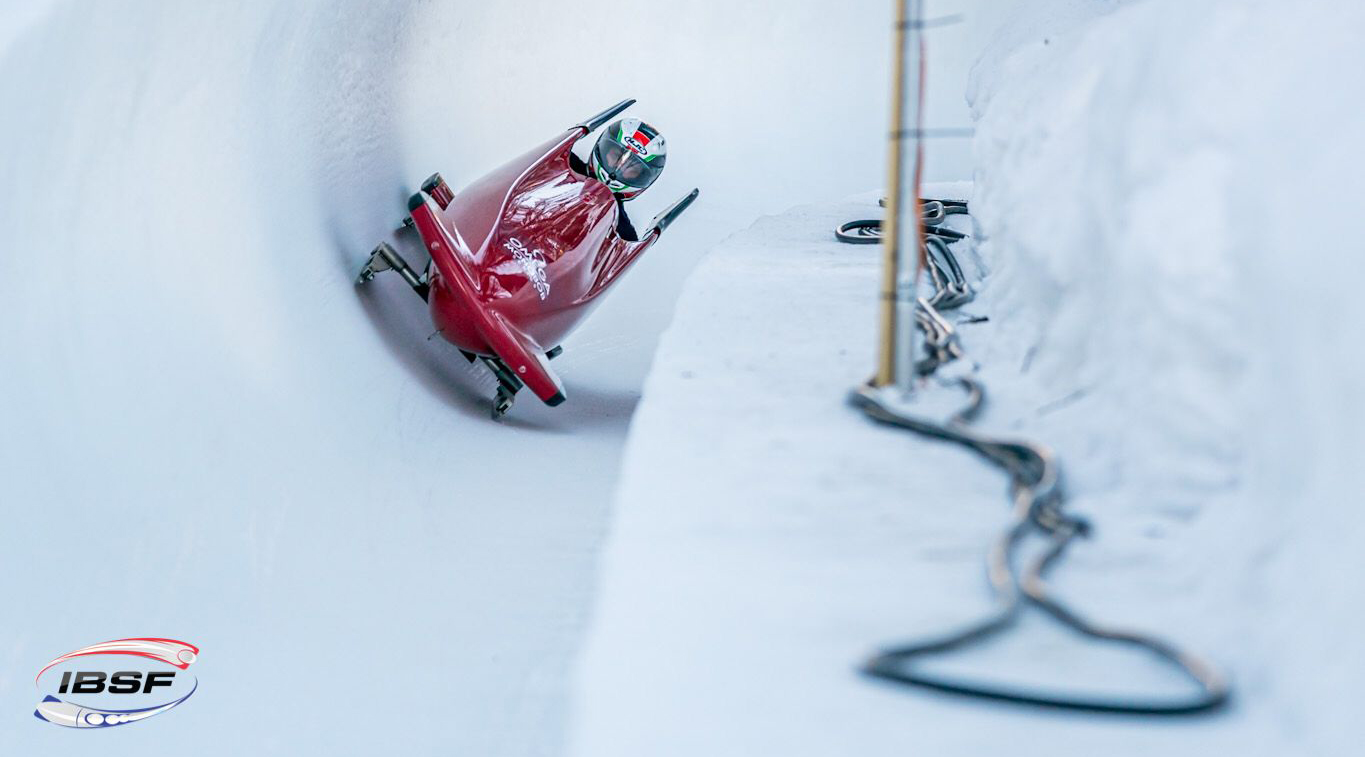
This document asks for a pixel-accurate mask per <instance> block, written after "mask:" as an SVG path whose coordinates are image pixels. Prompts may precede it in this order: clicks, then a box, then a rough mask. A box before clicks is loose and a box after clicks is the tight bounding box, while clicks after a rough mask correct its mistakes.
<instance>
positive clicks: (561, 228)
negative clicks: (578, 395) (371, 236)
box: [360, 100, 698, 417]
mask: <svg viewBox="0 0 1365 757" xmlns="http://www.w3.org/2000/svg"><path fill="white" fill-rule="evenodd" d="M634 102H635V101H634V100H626V101H624V102H622V103H620V104H618V105H616V106H614V107H612V108H609V109H607V110H606V111H603V112H602V113H600V114H598V115H597V116H595V117H594V118H592V119H589V120H588V121H585V122H584V123H581V124H579V125H577V126H574V127H573V128H571V129H569V130H568V131H566V132H564V133H562V134H560V135H558V136H556V137H555V138H553V139H551V140H550V141H548V142H546V143H545V144H543V145H540V146H539V147H536V148H535V149H533V150H531V151H530V152H528V153H526V154H525V155H522V156H521V157H519V158H517V159H515V160H513V161H511V162H510V163H508V164H506V165H505V166H503V167H502V168H499V169H497V170H496V171H494V172H492V173H490V174H488V175H487V176H485V177H483V178H482V179H479V180H478V181H476V182H474V183H473V184H471V185H469V186H468V187H466V188H465V189H464V190H463V191H461V192H459V193H458V194H456V193H454V192H453V191H452V190H451V188H450V187H449V185H447V184H446V182H445V180H444V179H442V178H441V175H440V174H436V175H434V176H432V177H431V178H430V179H428V180H427V181H426V183H425V184H423V185H422V190H421V191H420V192H418V193H417V194H415V195H413V196H412V199H411V200H409V202H408V212H409V214H410V218H408V219H407V220H406V221H405V225H407V226H409V227H411V228H413V229H415V230H416V232H417V234H418V236H420V238H421V240H422V242H423V244H424V245H425V247H426V249H427V252H428V253H429V255H430V257H431V260H430V263H428V264H427V268H426V271H425V274H424V275H423V276H422V277H418V276H417V274H416V273H415V272H414V271H413V270H412V268H411V267H410V266H409V265H408V264H407V262H406V261H404V260H403V258H402V257H401V256H400V255H399V254H398V253H397V252H396V251H395V250H394V249H393V248H392V247H390V246H389V245H387V244H381V245H379V247H378V248H376V249H375V251H374V252H373V253H372V254H371V255H370V261H369V263H368V264H366V266H365V268H364V269H363V270H362V271H361V273H360V281H361V282H365V281H369V280H370V279H371V278H373V276H374V274H375V273H376V272H378V271H383V270H388V269H393V270H396V271H398V272H399V273H400V274H401V275H402V276H403V278H404V279H405V280H406V281H407V282H408V284H409V285H410V286H412V288H413V289H414V290H415V291H416V292H417V293H418V294H419V295H421V296H422V297H423V298H424V299H425V300H426V301H427V303H428V307H429V308H430V310H431V319H432V321H433V322H434V323H435V325H436V328H437V329H438V331H439V333H440V334H441V336H442V337H444V338H445V339H446V340H447V341H449V342H451V343H452V344H454V345H455V346H456V347H459V348H460V351H461V352H462V353H463V354H464V356H465V357H466V358H467V359H468V360H469V361H470V362H473V361H475V360H482V361H483V362H484V363H485V364H486V365H487V366H488V367H489V368H490V369H491V370H492V371H493V373H494V375H495V376H497V378H498V383H499V387H498V394H497V397H496V398H495V399H494V404H493V415H494V417H500V416H501V415H503V414H504V413H506V412H507V410H508V409H510V408H511V405H512V400H513V398H514V397H515V395H516V393H517V391H519V390H520V389H521V388H522V386H526V387H529V388H530V390H531V391H532V392H534V393H535V395H536V396H537V397H539V398H540V399H541V400H543V401H544V402H545V403H546V404H547V405H558V404H560V403H561V402H563V401H564V400H565V392H564V385H563V383H562V382H560V380H559V377H558V376H556V375H555V373H554V371H553V370H551V368H550V363H549V361H550V360H551V359H553V358H554V357H555V356H557V355H558V354H559V353H560V347H559V345H560V343H561V341H562V340H563V339H564V337H565V336H567V335H568V334H569V333H570V332H571V331H573V330H574V328H575V327H577V326H578V324H579V323H580V322H582V320H583V319H584V318H585V317H586V316H587V315H588V313H590V312H591V311H592V309H593V307H594V306H595V305H596V304H597V301H598V298H599V297H600V296H601V295H602V293H603V292H605V291H606V290H607V289H608V288H609V287H611V285H612V284H614V283H615V282H616V281H618V280H619V279H620V277H621V274H622V273H624V272H625V270H626V269H627V268H629V267H630V265H631V264H632V263H634V262H635V260H637V259H638V258H639V257H640V255H641V254H642V253H643V252H644V251H645V250H647V249H649V247H650V246H651V245H653V244H654V242H655V241H657V240H658V238H659V235H660V234H661V233H662V232H663V231H664V229H666V228H667V227H668V226H669V224H671V223H672V222H673V221H674V220H675V219H676V218H677V217H678V216H679V215H681V214H682V212H683V211H684V210H686V209H687V207H688V206H689V205H691V204H692V202H693V201H694V200H696V198H697V195H698V191H697V190H693V191H692V192H691V193H689V194H688V195H687V196H685V197H683V198H682V199H680V200H678V201H677V202H675V203H674V204H673V205H672V206H670V207H669V208H668V209H667V210H665V211H664V212H663V213H661V214H660V215H659V216H658V217H657V218H655V219H654V222H653V223H652V225H651V226H650V227H649V228H648V229H646V230H645V231H644V232H642V233H641V234H640V239H639V241H636V242H630V241H627V240H625V239H623V238H622V237H621V236H620V235H619V234H618V233H617V214H618V213H619V212H621V211H620V210H619V208H618V207H617V202H616V199H615V198H614V197H613V196H612V193H611V190H609V189H608V188H607V186H606V185H605V184H603V183H602V182H600V181H598V180H596V179H594V178H589V177H588V176H584V175H582V174H580V173H578V172H576V171H574V170H573V169H572V168H571V167H570V163H569V154H570V151H571V149H572V148H573V146H574V144H576V143H577V142H578V141H579V140H580V139H582V138H583V137H585V136H587V135H588V134H589V133H591V132H593V131H595V130H596V129H597V128H599V127H600V126H602V125H603V124H605V123H607V122H608V121H610V120H611V119H612V118H613V117H615V116H616V115H617V114H619V113H621V112H622V111H624V110H625V109H626V108H628V107H630V106H631V105H633V104H634Z"/></svg>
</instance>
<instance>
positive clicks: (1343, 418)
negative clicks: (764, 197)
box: [573, 0, 1365, 757]
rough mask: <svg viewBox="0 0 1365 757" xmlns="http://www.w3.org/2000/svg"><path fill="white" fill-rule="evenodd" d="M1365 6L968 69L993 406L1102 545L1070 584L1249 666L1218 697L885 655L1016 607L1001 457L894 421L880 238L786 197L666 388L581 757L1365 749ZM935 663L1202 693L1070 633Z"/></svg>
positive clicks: (1123, 618)
mask: <svg viewBox="0 0 1365 757" xmlns="http://www.w3.org/2000/svg"><path fill="white" fill-rule="evenodd" d="M1362 28H1365V10H1362V9H1361V8H1360V7H1358V6H1357V5H1356V4H1351V3H1335V2H1327V1H1326V0H1321V1H1316V2H1306V3H1300V4H1294V5H1293V6H1289V5H1286V4H1284V3H1275V2H1269V1H1253V2H1243V3H1220V2H1212V1H1201V2H1189V1H1188V0H1180V1H1177V0H1146V1H1135V2H1095V1H1093V0H1050V1H1046V0H1045V1H1040V2H1030V3H1027V4H1024V3H1020V4H1016V5H1015V7H1014V9H1013V11H1012V12H1011V15H1010V17H1009V19H1008V21H1007V22H1006V23H1004V25H1003V26H1002V28H1001V29H1000V31H999V33H998V35H997V36H996V37H995V38H994V41H993V42H992V43H991V44H989V45H987V46H986V48H985V49H986V52H985V55H984V57H983V59H982V62H981V63H980V64H979V65H978V66H977V68H976V69H975V72H974V76H973V85H972V87H971V89H970V97H971V101H972V108H973V110H974V113H975V117H976V125H977V135H976V140H975V150H976V156H977V166H978V170H977V173H976V184H975V197H974V201H973V209H974V214H975V216H976V219H977V222H978V230H977V237H978V239H979V241H980V242H981V243H982V245H981V255H982V260H983V262H984V264H985V266H986V268H987V270H988V275H987V277H986V280H985V282H984V285H983V289H982V295H981V297H980V298H979V299H978V300H977V301H976V302H975V303H973V304H971V305H969V306H967V307H966V308H965V310H966V311H968V312H971V313H973V314H977V315H986V316H989V317H990V319H991V320H990V322H989V323H984V324H977V325H973V326H965V327H963V330H962V334H963V338H964V341H965V345H966V348H967V350H968V351H969V352H970V354H971V356H972V357H973V359H975V360H976V361H978V362H979V363H980V364H981V375H982V377H983V378H984V380H985V382H986V384H987V385H988V387H989V388H990V389H991V391H992V394H991V398H992V404H991V406H990V410H989V412H988V413H987V415H986V416H985V417H984V418H983V421H982V422H983V425H985V426H987V427H989V428H994V429H998V430H1002V431H1008V432H1013V433H1019V434H1025V435H1027V436H1030V437H1034V438H1038V439H1041V440H1044V441H1046V442H1047V443H1049V444H1050V445H1051V446H1052V447H1053V448H1054V449H1056V450H1057V451H1058V453H1059V454H1060V456H1061V459H1062V461H1063V464H1064V467H1065V472H1066V475H1067V480H1068V485H1069V489H1070V491H1071V493H1072V505H1071V507H1072V508H1073V509H1074V510H1075V511H1076V512H1078V513H1081V514H1084V515H1087V516H1090V517H1092V518H1093V519H1094V520H1095V522H1096V524H1097V527H1098V528H1097V531H1096V534H1095V538H1094V539H1093V540H1091V541H1090V542H1087V543H1085V544H1083V545H1081V546H1080V547H1078V548H1076V549H1075V550H1074V551H1073V553H1072V554H1071V555H1070V556H1069V557H1068V558H1067V560H1066V562H1065V563H1064V564H1063V566H1062V567H1061V568H1060V569H1059V570H1058V572H1057V575H1056V579H1055V585H1056V587H1057V589H1058V590H1059V591H1060V592H1061V593H1062V594H1063V595H1064V596H1066V597H1067V598H1068V599H1070V600H1072V601H1074V602H1075V605H1076V607H1077V608H1079V609H1081V610H1082V611H1084V612H1085V613H1086V614H1088V615H1091V616H1093V617H1095V618H1097V619H1101V620H1104V621H1106V622H1112V623H1116V624H1121V625H1125V626H1132V627H1136V628H1146V629H1153V630H1157V631H1161V632H1163V633H1165V634H1167V635H1169V636H1170V637H1172V638H1173V639H1175V640H1177V641H1179V642H1181V643H1182V644H1186V645H1189V646H1190V647H1191V648H1192V649H1195V650H1197V651H1200V652H1203V653H1205V654H1207V655H1208V656H1210V657H1211V659H1213V660H1214V661H1216V662H1217V663H1219V664H1221V665H1223V666H1225V667H1226V668H1227V669H1228V670H1229V671H1230V672H1231V673H1232V675H1233V680H1234V683H1235V686H1236V689H1235V691H1236V698H1235V700H1234V702H1233V705H1232V707H1231V708H1229V710H1227V711H1226V712H1224V713H1222V714H1220V715H1218V716H1217V717H1212V718H1206V719H1186V720H1173V721H1164V722H1162V721H1151V720H1135V719H1124V718H1085V717H1074V716H1067V715H1059V714H1056V713H1045V712H1043V713H1040V712H1037V711H1031V710H1022V709H1014V708H1008V707H1000V706H994V705H984V704H980V703H971V702H964V701H961V700H955V699H944V698H940V697H936V696H932V695H928V694H924V693H918V692H913V691H903V690H896V689H891V688H888V687H885V686H882V685H878V684H872V683H869V682H867V681H864V680H860V679H859V678H858V677H857V676H856V674H855V673H854V668H855V666H856V665H857V664H858V662H859V661H860V659H861V658H862V656H863V655H865V654H866V653H867V652H869V651H870V650H872V649H873V648H875V647H877V646H879V645H883V644H888V643H895V642H899V641H905V640H909V639H914V638H922V637H923V636H924V635H925V634H934V633H937V632H940V631H942V630H944V629H947V628H952V627H953V626H954V625H955V624H956V623H958V622H961V621H963V620H965V619H967V618H971V617H974V616H975V615H976V614H977V613H979V612H980V611H981V610H982V609H983V608H984V603H985V596H986V595H985V586H984V580H983V577H982V567H981V560H982V558H983V555H984V550H985V547H986V544H987V542H988V539H989V538H991V536H992V535H993V534H994V533H995V531H996V530H997V529H998V528H999V526H1000V525H1001V522H1002V520H1003V519H1004V517H1005V510H1006V497H1005V491H1004V480H1003V478H1002V477H1001V476H1000V475H999V474H998V473H997V472H996V471H994V470H993V469H991V468H989V467H988V466H986V465H984V464H982V463H981V462H980V461H978V460H976V459H975V458H973V457H972V456H971V455H970V454H968V453H965V452H963V451H961V450H958V449H955V448H952V447H947V446H944V445H942V444H939V443H934V442H928V441H924V440H920V439H916V438H914V437H912V436H909V435H907V434H903V433H900V432H895V431H887V430H883V429H877V428H873V427H871V426H869V425H868V424H867V423H866V422H864V421H863V420H862V419H861V418H860V417H859V416H858V414H857V413H856V412H855V411H853V410H851V409H849V408H847V407H845V406H844V405H843V403H842V401H843V397H844V394H845V392H846V390H847V388H848V387H849V386H851V385H852V384H854V383H855V382H857V381H860V380H862V379H864V378H866V376H867V374H868V373H869V372H870V370H871V367H872V362H871V357H872V355H871V352H872V324H873V322H874V315H873V313H874V300H873V299H872V298H871V297H870V294H871V293H872V292H873V291H875V288H876V275H877V272H876V261H875V260H874V259H873V256H872V255H870V254H869V252H868V251H867V250H863V249H859V248H851V247H841V246H839V245H836V244H835V243H833V242H832V241H831V239H830V229H831V228H832V227H833V226H834V225H835V224H836V223H837V222H839V221H841V220H848V219H850V218H853V217H859V216H868V215H875V210H874V208H873V206H872V204H871V202H870V201H869V202H863V203H845V204H821V205H817V206H811V207H804V208H798V209H796V210H793V211H792V212H790V213H787V214H785V215H782V216H779V217H775V218H768V219H763V220H762V221H760V222H759V223H758V224H756V225H755V226H754V227H753V228H751V229H749V230H748V231H746V232H745V233H744V234H742V235H738V236H736V237H733V238H732V239H730V240H728V241H727V242H726V244H724V245H723V246H722V247H721V248H719V249H718V250H716V251H715V252H714V253H713V254H712V255H711V256H710V257H708V258H707V259H706V260H704V261H703V262H702V263H701V265H700V266H699V268H698V270H697V272H696V273H695V274H694V277H693V278H692V279H691V281H690V282H689V284H688V287H687V289H686V290H685V292H684V294H683V296H682V297H681V299H680V302H679V308H678V312H677V315H676V319H675V321H674V323H673V325H672V327H671V328H670V330H669V331H668V332H667V333H666V334H665V336H664V338H663V341H662V343H661V347H660V351H659V354H658V356H657V359H656V362H655V366H654V370H653V372H652V373H651V375H650V378H649V379H648V381H647V383H646V387H645V393H644V399H643V401H642V404H641V407H640V409H639V411H638V412H637V414H636V417H635V421H634V430H633V434H632V438H631V441H630V444H629V446H628V448H627V452H626V459H625V464H624V469H623V474H622V481H621V487H620V490H619V493H618V514H617V520H616V522H615V524H614V527H613V531H612V538H611V541H610V544H609V547H608V548H607V550H606V551H605V553H604V557H603V566H604V580H603V584H602V589H601V594H600V596H599V599H598V603H597V607H598V609H597V611H596V613H595V616H594V618H595V619H594V621H593V623H592V626H591V627H592V631H591V632H590V635H589V639H590V641H589V644H588V647H587V653H586V655H585V657H584V661H583V663H582V674H581V677H580V697H579V698H578V713H579V716H578V717H577V718H576V719H575V721H574V722H575V727H576V730H575V736H574V739H573V744H574V747H575V751H574V754H576V755H580V756H581V757H589V756H591V757H611V756H612V755H627V754H630V755H635V754H653V755H694V754H708V755H749V754H783V755H790V756H793V757H794V756H796V755H812V756H813V755H830V754H859V755H904V754H934V755H982V754H1009V755H1021V756H1030V755H1038V756H1040V757H1041V756H1042V755H1059V754H1066V755H1071V754H1075V755H1094V754H1104V755H1152V754H1160V755H1191V756H1193V755H1209V754H1239V755H1257V756H1258V757H1260V756H1262V755H1263V756H1264V757H1272V756H1278V755H1288V754H1295V755H1298V754H1305V755H1331V756H1333V757H1335V756H1337V755H1342V756H1344V755H1353V754H1357V753H1359V751H1360V750H1359V735H1358V734H1357V733H1356V729H1355V727H1354V723H1355V720H1356V715H1355V709H1356V702H1357V700H1358V697H1355V696H1354V695H1353V691H1354V688H1353V686H1354V684H1355V678H1356V677H1357V676H1358V674H1359V671H1361V670H1362V669H1365V644H1362V642H1361V639H1360V634H1359V626H1360V623H1361V622H1362V620H1365V606H1362V603H1361V600H1360V591H1359V588H1358V587H1357V586H1356V583H1357V581H1356V578H1355V577H1356V576H1358V575H1360V573H1361V570H1362V567H1365V566H1362V558H1361V554H1362V551H1361V544H1362V543H1365V515H1362V512H1361V510H1360V508H1359V507H1357V506H1356V501H1357V500H1358V499H1359V493H1360V491H1361V485H1360V479H1359V474H1360V470H1359V469H1360V462H1361V448H1362V440H1361V429H1362V427H1363V425H1365V406H1362V403H1361V390H1362V387H1365V349H1362V342H1361V339H1360V336H1359V332H1360V331H1361V327H1362V325H1365V301H1362V299H1361V298H1360V296H1359V289H1360V281H1362V280H1365V263H1362V261H1363V260H1365V257H1363V256H1362V255H1361V251H1360V249H1359V248H1360V245H1359V242H1358V238H1359V234H1358V233H1357V230H1356V228H1355V225H1356V221H1357V219H1358V217H1359V211H1358V205H1359V203H1360V199H1361V198H1362V197H1365V178H1363V177H1365V170H1363V169H1365V150H1363V149H1362V146H1361V141H1360V138H1359V137H1360V134H1361V133H1365V109H1362V108H1361V105H1360V103H1361V97H1360V95H1361V85H1360V81H1359V76H1358V75H1357V74H1358V71H1359V70H1360V68H1361V64H1362V55H1361V53H1360V48H1359V45H1358V37H1359V32H1360V30H1361V29H1362ZM935 664H938V665H942V666H944V668H945V669H953V670H955V671H957V672H959V673H964V674H966V673H970V674H973V675H979V676H989V677H991V678H992V679H994V680H1000V681H1008V682H1017V683H1023V682H1031V683H1035V684H1040V683H1046V684H1052V685H1069V686H1077V687H1084V688H1086V689H1089V690H1103V691H1110V692H1114V691H1126V692H1134V693H1138V692H1141V693H1151V694H1157V693H1163V692H1166V693H1169V692H1172V691H1176V690H1178V689H1177V687H1179V686H1181V682H1180V681H1179V680H1178V679H1176V678H1174V677H1173V676H1171V675H1169V674H1166V673H1163V672H1162V671H1161V670H1160V669H1159V668H1155V667H1153V666H1152V665H1150V664H1149V661H1148V660H1146V659H1145V658H1143V657H1140V656H1139V657H1134V656H1131V655H1128V654H1125V653H1123V652H1117V651H1114V650H1107V649H1104V648H1096V647H1094V646H1092V645H1087V644H1082V643H1079V642H1077V640H1076V639H1075V638H1074V637H1072V636H1070V635H1067V634H1065V633H1063V632H1060V631H1057V630H1055V628H1053V627H1052V626H1050V625H1049V624H1047V623H1045V622H1042V621H1036V620H1035V621H1030V622H1027V623H1025V624H1024V625H1023V626H1021V627H1020V629H1019V631H1018V633H1017V634H1015V635H1013V636H1011V637H1010V638H1009V639H1008V640H1006V641H1001V642H999V643H997V644H993V645H992V646H990V647H989V648H986V649H982V650H980V651H978V652H974V653H973V654H971V655H969V656H965V657H961V658H958V659H954V660H943V661H940V662H938V663H935Z"/></svg>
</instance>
